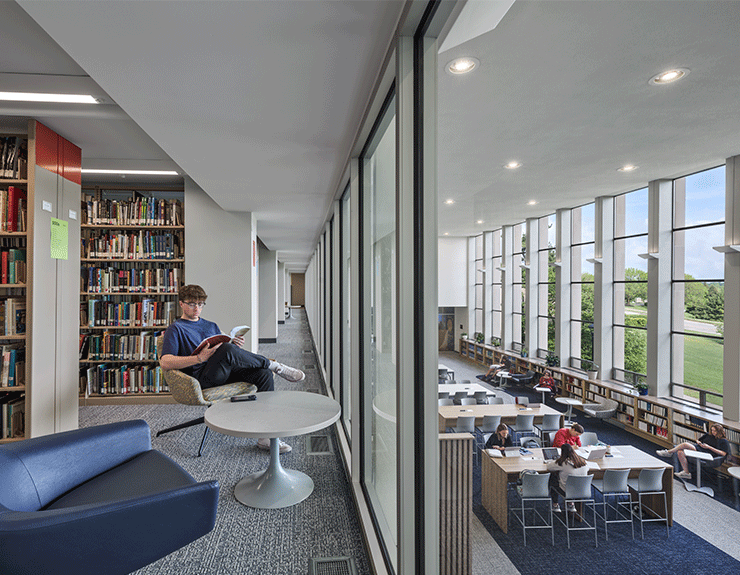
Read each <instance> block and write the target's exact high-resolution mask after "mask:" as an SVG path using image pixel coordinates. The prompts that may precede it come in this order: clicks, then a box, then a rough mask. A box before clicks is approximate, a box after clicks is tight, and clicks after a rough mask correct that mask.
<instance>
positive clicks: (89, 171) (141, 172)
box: [81, 168, 179, 176]
mask: <svg viewBox="0 0 740 575" xmlns="http://www.w3.org/2000/svg"><path fill="white" fill-rule="evenodd" d="M81 172H82V173H83V174H115V175H122V176H179V174H178V173H177V172H175V171H174V170H95V169H90V168H83V169H82V170H81Z"/></svg>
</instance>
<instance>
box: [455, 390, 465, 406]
mask: <svg viewBox="0 0 740 575" xmlns="http://www.w3.org/2000/svg"><path fill="white" fill-rule="evenodd" d="M467 397H468V392H467V391H464V390H463V391H456V392H455V397H453V398H452V401H453V402H454V403H455V405H462V404H461V403H460V402H461V401H462V400H463V399H465V398H467Z"/></svg>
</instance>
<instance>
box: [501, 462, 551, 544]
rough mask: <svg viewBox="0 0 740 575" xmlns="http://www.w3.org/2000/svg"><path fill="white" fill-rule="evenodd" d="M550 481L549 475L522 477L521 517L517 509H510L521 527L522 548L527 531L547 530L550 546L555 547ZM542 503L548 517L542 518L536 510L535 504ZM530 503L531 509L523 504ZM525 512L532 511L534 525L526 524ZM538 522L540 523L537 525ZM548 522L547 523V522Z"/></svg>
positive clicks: (538, 474) (536, 474)
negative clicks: (522, 536) (545, 507)
mask: <svg viewBox="0 0 740 575" xmlns="http://www.w3.org/2000/svg"><path fill="white" fill-rule="evenodd" d="M549 481H550V473H549V472H548V473H524V474H523V475H522V489H521V491H520V493H519V497H520V499H521V502H522V507H521V517H520V516H519V514H518V512H519V511H520V510H518V509H512V510H511V513H512V514H513V515H514V517H516V518H517V520H518V521H519V523H521V525H522V532H523V535H524V546H525V547H526V546H527V529H549V530H550V536H551V539H552V544H553V545H555V525H554V523H553V521H552V505H550V493H549V490H548V483H549ZM538 501H544V502H545V505H547V509H548V513H549V514H550V515H549V517H544V516H543V515H542V514H541V513H540V512H539V511H538V510H537V502H538ZM527 502H531V503H532V507H527V506H526V505H525V503H527ZM527 511H532V517H533V521H534V523H533V524H532V525H528V524H527V517H526V513H527ZM538 520H539V521H540V522H541V523H538ZM548 520H549V521H548Z"/></svg>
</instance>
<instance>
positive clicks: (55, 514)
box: [0, 420, 218, 575]
mask: <svg viewBox="0 0 740 575" xmlns="http://www.w3.org/2000/svg"><path fill="white" fill-rule="evenodd" d="M217 504H218V482H217V481H205V482H200V483H199V482H197V481H196V480H195V479H193V477H191V476H190V474H189V473H188V472H187V471H185V470H184V469H183V468H182V467H180V466H179V465H178V464H177V463H175V462H174V461H173V460H172V459H170V458H169V457H167V456H166V455H164V454H162V453H160V452H159V451H156V450H153V449H152V448H151V436H150V431H149V426H148V425H147V423H146V422H145V421H142V420H134V421H124V422H119V423H111V424H108V425H100V426H96V427H88V428H84V429H77V430H74V431H67V432H64V433H57V434H53V435H46V436H43V437H38V438H34V439H27V440H25V441H18V442H14V443H8V444H5V445H0V573H8V574H10V573H13V574H14V575H25V574H28V575H39V574H42V573H43V575H55V574H60V575H66V574H68V573H75V575H87V574H89V575H100V574H101V573H105V574H106V575H115V574H124V573H130V572H131V571H135V570H136V569H139V568H141V567H143V566H145V565H148V564H149V563H151V562H153V561H156V560H157V559H159V558H161V557H164V556H165V555H167V554H169V553H171V552H173V551H175V550H177V549H179V548H180V547H182V546H184V545H186V544H188V543H190V542H191V541H194V540H196V539H198V538H199V537H201V536H203V535H205V534H206V533H208V532H209V531H211V529H213V526H214V524H215V521H216V508H217Z"/></svg>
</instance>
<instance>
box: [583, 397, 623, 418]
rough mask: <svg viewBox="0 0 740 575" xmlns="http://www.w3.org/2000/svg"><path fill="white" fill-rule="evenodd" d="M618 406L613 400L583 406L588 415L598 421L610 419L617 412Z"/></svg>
mask: <svg viewBox="0 0 740 575" xmlns="http://www.w3.org/2000/svg"><path fill="white" fill-rule="evenodd" d="M617 407H618V404H617V402H616V401H614V400H613V399H605V400H604V401H602V402H601V403H587V404H585V405H584V406H583V411H584V413H585V414H586V415H589V416H591V417H595V418H597V419H609V418H610V417H613V416H614V414H615V413H616V412H617Z"/></svg>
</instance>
